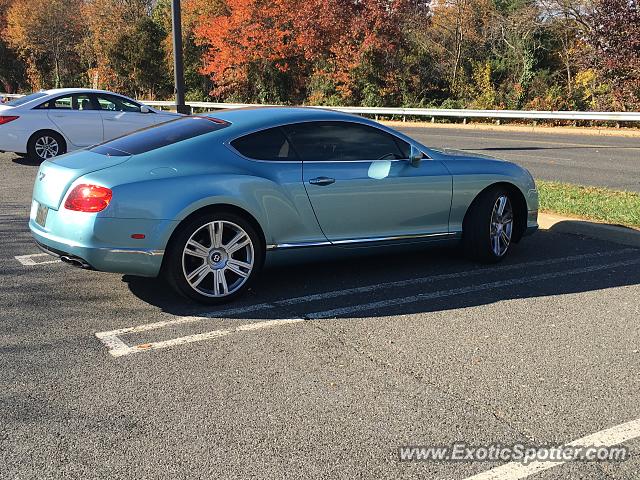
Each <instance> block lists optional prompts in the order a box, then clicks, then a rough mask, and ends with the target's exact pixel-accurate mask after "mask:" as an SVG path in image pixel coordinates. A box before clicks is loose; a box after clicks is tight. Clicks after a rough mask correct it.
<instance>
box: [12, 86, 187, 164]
mask: <svg viewBox="0 0 640 480" xmlns="http://www.w3.org/2000/svg"><path fill="white" fill-rule="evenodd" d="M177 116H178V115H177V114H175V113H171V112H163V111H160V110H155V109H153V108H151V107H148V106H147V105H144V104H142V103H140V102H138V101H136V100H132V99H131V98H128V97H125V96H123V95H118V94H117V93H112V92H106V91H102V90H90V89H80V88H62V89H56V90H42V91H40V92H36V93H32V94H30V95H26V96H24V97H20V98H15V99H13V100H11V101H8V102H6V103H2V104H0V151H5V152H15V153H17V154H18V155H28V156H29V157H31V158H32V159H34V160H46V159H48V158H51V157H55V156H57V155H62V154H63V153H66V152H70V151H73V150H76V149H79V148H85V147H89V146H91V145H95V144H97V143H102V142H104V141H105V140H111V139H113V138H116V137H119V136H122V135H125V134H127V133H131V132H133V131H135V130H139V129H141V128H144V127H149V126H151V125H156V124H159V123H164V122H167V121H169V120H173V119H175V118H176V117H177Z"/></svg>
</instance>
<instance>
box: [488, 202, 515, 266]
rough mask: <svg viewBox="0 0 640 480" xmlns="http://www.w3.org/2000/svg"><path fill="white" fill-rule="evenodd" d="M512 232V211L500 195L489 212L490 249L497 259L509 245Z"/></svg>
mask: <svg viewBox="0 0 640 480" xmlns="http://www.w3.org/2000/svg"><path fill="white" fill-rule="evenodd" d="M512 232H513V209H512V208H511V201H510V200H509V197H507V196H506V195H500V196H499V197H498V198H497V199H496V203H495V204H494V205H493V211H492V212H491V225H490V228H489V235H490V237H491V249H492V250H493V253H494V254H495V255H496V256H497V257H502V256H503V255H504V254H505V253H507V250H508V249H509V245H510V244H511V234H512Z"/></svg>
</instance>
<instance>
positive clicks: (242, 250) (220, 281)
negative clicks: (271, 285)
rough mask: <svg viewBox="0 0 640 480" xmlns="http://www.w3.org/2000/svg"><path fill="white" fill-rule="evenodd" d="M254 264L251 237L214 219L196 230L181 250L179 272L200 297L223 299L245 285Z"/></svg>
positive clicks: (236, 227)
mask: <svg viewBox="0 0 640 480" xmlns="http://www.w3.org/2000/svg"><path fill="white" fill-rule="evenodd" d="M254 262H255V251H254V246H253V243H252V241H251V237H249V235H248V234H247V232H245V231H244V230H243V229H242V228H241V227H239V226H238V225H236V224H235V223H232V222H229V221H226V220H218V221H213V222H209V223H206V224H204V225H202V226H201V227H200V228H198V229H197V230H196V231H195V232H194V233H193V235H191V237H189V240H187V243H186V245H185V247H184V250H183V251H182V272H183V274H184V278H185V279H186V280H187V283H188V284H189V286H190V287H191V288H193V289H194V290H195V291H196V292H198V293H199V294H201V295H205V296H207V297H213V298H219V297H226V296H227V295H230V294H232V293H234V292H236V291H237V290H239V289H240V288H241V287H242V285H244V284H245V282H246V281H247V279H248V278H249V275H250V274H251V271H252V270H253V267H254Z"/></svg>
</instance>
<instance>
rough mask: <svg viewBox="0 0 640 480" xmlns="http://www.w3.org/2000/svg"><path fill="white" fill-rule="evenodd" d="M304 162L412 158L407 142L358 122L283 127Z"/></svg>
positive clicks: (308, 123)
mask: <svg viewBox="0 0 640 480" xmlns="http://www.w3.org/2000/svg"><path fill="white" fill-rule="evenodd" d="M283 130H284V132H285V134H286V135H287V137H288V138H289V139H290V140H291V142H292V145H293V147H294V149H295V151H296V152H297V153H298V155H299V156H300V157H301V158H302V160H306V161H329V162H331V161H334V162H335V161H353V160H396V159H404V158H409V151H410V146H409V144H408V143H407V142H404V141H403V140H400V139H399V138H396V137H395V136H393V135H391V134H389V133H387V132H384V131H382V130H380V129H377V128H374V127H370V126H368V125H363V124H359V123H355V122H305V123H296V124H291V125H287V126H285V127H283Z"/></svg>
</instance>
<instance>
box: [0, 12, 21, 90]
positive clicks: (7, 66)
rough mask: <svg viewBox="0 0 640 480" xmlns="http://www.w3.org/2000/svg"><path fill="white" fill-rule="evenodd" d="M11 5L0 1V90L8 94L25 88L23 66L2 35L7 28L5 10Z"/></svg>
mask: <svg viewBox="0 0 640 480" xmlns="http://www.w3.org/2000/svg"><path fill="white" fill-rule="evenodd" d="M11 3H12V0H0V88H2V89H3V90H4V91H5V92H9V93H11V92H14V91H16V90H17V89H19V88H20V87H21V86H23V85H24V86H25V87H26V86H27V85H26V82H25V65H24V63H23V62H22V61H21V59H20V58H19V57H18V54H17V53H16V52H15V51H14V50H13V49H12V48H11V47H10V46H9V44H8V43H7V41H6V39H5V38H4V36H3V35H2V32H3V31H4V29H5V28H6V27H7V10H9V7H10V6H11Z"/></svg>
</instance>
